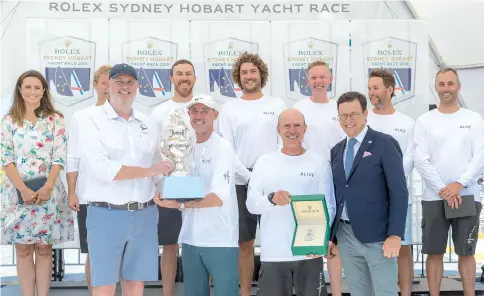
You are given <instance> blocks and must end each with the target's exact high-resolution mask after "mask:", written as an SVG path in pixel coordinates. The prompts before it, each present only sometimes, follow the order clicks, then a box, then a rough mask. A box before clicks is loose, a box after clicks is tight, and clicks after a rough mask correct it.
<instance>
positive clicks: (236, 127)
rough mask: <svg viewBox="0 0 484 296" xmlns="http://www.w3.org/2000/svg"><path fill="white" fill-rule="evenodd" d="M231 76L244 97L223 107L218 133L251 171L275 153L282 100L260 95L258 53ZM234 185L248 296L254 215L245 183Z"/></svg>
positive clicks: (262, 76) (263, 76)
mask: <svg viewBox="0 0 484 296" xmlns="http://www.w3.org/2000/svg"><path fill="white" fill-rule="evenodd" d="M232 76H233V79H234V82H235V83H237V84H238V85H239V86H240V88H242V91H243V95H242V97H240V98H235V99H233V100H230V101H228V102H227V103H225V104H224V106H223V108H222V112H221V114H220V119H219V128H220V134H221V135H222V137H224V138H225V139H226V140H227V141H229V143H230V145H231V146H232V147H233V148H234V150H235V153H236V154H237V156H238V158H239V159H240V162H241V163H242V164H243V165H244V166H245V167H246V168H248V169H249V170H251V169H252V168H253V166H254V163H255V162H256V160H257V158H258V157H259V156H260V155H262V154H265V153H270V152H273V151H275V150H277V148H278V135H277V131H276V128H275V127H276V125H277V117H278V116H279V114H280V113H281V112H282V110H284V109H285V108H286V107H285V105H284V102H283V101H282V100H281V99H279V98H274V97H271V96H268V95H264V94H263V93H262V88H263V87H264V86H265V85H266V83H267V81H268V77H269V70H268V68H267V65H266V64H265V63H264V61H263V60H262V59H261V58H260V56H258V55H257V54H252V53H248V52H245V53H243V54H241V55H240V56H239V58H238V59H237V60H236V61H235V63H234V65H233V66H232ZM235 184H236V192H237V200H238V205H239V227H240V231H239V246H240V260H239V274H240V286H241V295H242V296H249V295H250V292H251V287H252V279H253V276H254V239H255V234H256V229H257V216H256V215H253V214H251V213H249V212H248V211H247V206H246V203H245V202H246V200H247V180H243V179H242V178H241V177H239V176H236V179H235Z"/></svg>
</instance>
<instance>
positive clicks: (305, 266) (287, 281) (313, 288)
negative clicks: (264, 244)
mask: <svg viewBox="0 0 484 296" xmlns="http://www.w3.org/2000/svg"><path fill="white" fill-rule="evenodd" d="M293 286H294V289H295V290H296V295H298V296H320V295H328V291H327V289H326V281H325V280H324V271H323V258H316V259H307V260H300V261H292V262H262V264H261V269H260V271H259V281H258V283H257V296H274V295H278V296H286V295H287V296H292V295H293V294H292V292H293Z"/></svg>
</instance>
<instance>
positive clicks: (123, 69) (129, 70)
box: [109, 64, 138, 80]
mask: <svg viewBox="0 0 484 296" xmlns="http://www.w3.org/2000/svg"><path fill="white" fill-rule="evenodd" d="M121 74H128V75H131V76H133V77H134V79H136V80H138V74H136V70H135V69H134V68H133V67H131V66H130V65H128V64H117V65H114V66H113V68H112V69H111V71H109V79H113V78H116V77H117V76H119V75H121Z"/></svg>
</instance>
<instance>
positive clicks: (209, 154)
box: [178, 133, 239, 247]
mask: <svg viewBox="0 0 484 296" xmlns="http://www.w3.org/2000/svg"><path fill="white" fill-rule="evenodd" d="M194 163H195V165H194V167H193V169H192V175H196V176H200V177H201V178H202V181H203V185H204V189H205V194H209V193H214V194H216V195H217V196H218V197H219V198H220V199H221V200H222V201H223V205H222V206H221V207H211V208H187V209H184V210H183V214H182V215H183V224H182V228H181V231H180V236H179V239H178V240H179V243H185V244H189V245H192V246H197V247H238V245H239V211H238V204H237V196H236V193H235V163H236V158H235V152H234V150H233V149H232V147H231V146H230V144H229V143H228V142H227V141H226V140H225V139H222V138H221V137H220V136H219V135H217V134H216V133H212V136H211V137H210V139H208V140H207V141H205V142H203V143H199V144H198V143H197V144H196V146H195V151H194Z"/></svg>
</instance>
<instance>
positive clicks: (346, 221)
mask: <svg viewBox="0 0 484 296" xmlns="http://www.w3.org/2000/svg"><path fill="white" fill-rule="evenodd" d="M339 221H340V222H341V223H344V224H348V225H349V224H351V222H350V221H348V220H343V219H339Z"/></svg>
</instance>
